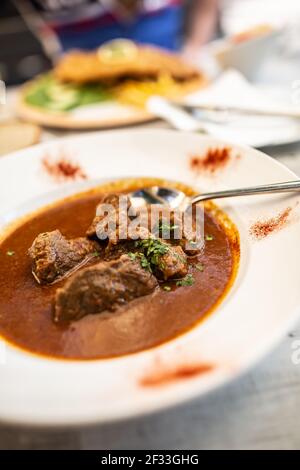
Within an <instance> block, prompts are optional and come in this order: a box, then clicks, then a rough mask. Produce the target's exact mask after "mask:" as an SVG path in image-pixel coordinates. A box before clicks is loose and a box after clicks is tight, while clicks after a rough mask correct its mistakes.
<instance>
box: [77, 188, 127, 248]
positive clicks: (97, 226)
mask: <svg viewBox="0 0 300 470" xmlns="http://www.w3.org/2000/svg"><path fill="white" fill-rule="evenodd" d="M120 196H122V199H121V204H122V206H121V207H122V209H123V211H121V210H120ZM103 204H105V205H108V204H109V205H111V206H112V209H113V210H112V212H111V213H109V214H103V215H96V216H95V218H94V220H93V222H92V224H91V225H90V227H89V228H88V229H87V232H86V235H87V237H89V238H100V239H101V240H106V239H108V241H109V243H110V244H117V243H118V241H119V239H120V237H121V234H120V233H119V227H120V224H121V221H122V220H123V221H125V222H126V220H128V210H129V209H130V207H131V202H130V199H129V198H128V197H127V196H125V195H124V194H120V195H119V194H104V195H103V196H102V198H101V200H100V201H99V204H98V207H97V211H99V207H100V206H101V205H103ZM122 218H123V219H122ZM125 226H126V224H125ZM124 237H125V238H124ZM126 238H127V236H126V233H125V234H124V233H122V239H126Z"/></svg>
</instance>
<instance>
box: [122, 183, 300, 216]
mask: <svg viewBox="0 0 300 470" xmlns="http://www.w3.org/2000/svg"><path fill="white" fill-rule="evenodd" d="M297 189H300V180H297V181H288V182H285V183H273V184H264V185H261V186H252V187H250V188H249V187H248V188H240V189H227V190H225V191H216V192H212V193H203V194H199V195H197V196H194V197H192V198H189V197H187V196H186V195H185V194H184V193H183V192H182V191H179V190H177V189H170V188H164V187H161V186H152V187H150V188H144V189H141V190H138V191H134V192H132V193H130V194H129V197H130V199H131V203H132V205H133V206H134V207H141V206H143V205H146V204H163V205H168V206H170V207H171V208H173V209H175V208H178V209H181V210H186V209H187V207H189V206H191V205H193V204H196V203H198V202H202V201H208V200H210V199H220V198H226V197H235V196H251V195H254V194H268V193H270V194H273V193H283V192H290V191H296V190H297Z"/></svg>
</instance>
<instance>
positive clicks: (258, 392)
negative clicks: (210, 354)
mask: <svg viewBox="0 0 300 470" xmlns="http://www.w3.org/2000/svg"><path fill="white" fill-rule="evenodd" d="M147 127H149V126H147ZM151 127H166V125H165V124H161V123H154V124H151ZM61 135H64V134H63V133H60V132H57V133H55V134H54V133H49V132H47V133H44V135H43V140H48V139H52V138H53V137H60V136H61ZM264 151H265V152H266V153H268V154H269V155H271V156H272V157H274V158H275V159H276V160H278V161H280V162H282V163H283V164H285V165H286V166H288V167H289V168H290V169H291V170H293V171H294V172H295V173H296V174H298V175H300V143H299V144H297V145H289V146H282V147H274V148H266V149H264ZM297 339H300V322H299V324H298V326H296V327H295V328H294V329H293V330H292V331H291V332H290V333H289V334H288V335H287V336H286V337H285V338H284V339H283V340H282V342H281V344H280V345H279V346H278V347H277V349H276V350H275V351H273V352H272V354H270V355H269V356H268V357H267V358H266V359H265V360H264V361H263V362H262V363H260V365H258V366H256V367H255V368H254V369H252V370H251V371H250V372H248V373H247V374H246V375H245V376H243V377H241V378H239V379H238V380H236V381H235V382H233V383H231V384H229V385H227V386H225V387H223V388H221V389H219V390H216V391H214V392H213V393H211V394H209V395H208V396H205V397H202V398H201V399H197V400H194V401H193V402H190V403H187V404H185V405H182V406H180V407H179V408H175V409H172V410H168V411H165V412H160V413H159V414H156V415H152V416H148V417H144V418H139V419H135V420H131V421H127V422H122V423H116V424H111V425H105V426H101V427H93V428H88V429H78V430H76V431H62V430H53V431H51V432H49V431H45V430H44V431H37V430H30V429H26V430H25V429H18V428H12V427H7V426H0V449H99V450H100V449H111V450H113V449H122V450H124V449H299V448H300V424H299V422H298V419H297V411H298V409H299V408H300V365H298V366H297V365H294V364H293V363H292V360H291V353H292V343H293V341H295V340H297Z"/></svg>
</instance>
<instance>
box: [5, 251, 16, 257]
mask: <svg viewBox="0 0 300 470" xmlns="http://www.w3.org/2000/svg"><path fill="white" fill-rule="evenodd" d="M6 254H7V256H14V254H15V252H14V251H12V250H8V251H7V252H6Z"/></svg>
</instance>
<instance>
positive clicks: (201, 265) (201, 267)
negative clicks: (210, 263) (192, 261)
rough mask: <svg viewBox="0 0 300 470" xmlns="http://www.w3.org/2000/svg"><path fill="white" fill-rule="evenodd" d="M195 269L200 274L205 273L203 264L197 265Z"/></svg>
mask: <svg viewBox="0 0 300 470" xmlns="http://www.w3.org/2000/svg"><path fill="white" fill-rule="evenodd" d="M195 268H196V269H197V271H200V273H202V271H204V265H203V264H201V263H198V264H196V265H195Z"/></svg>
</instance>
